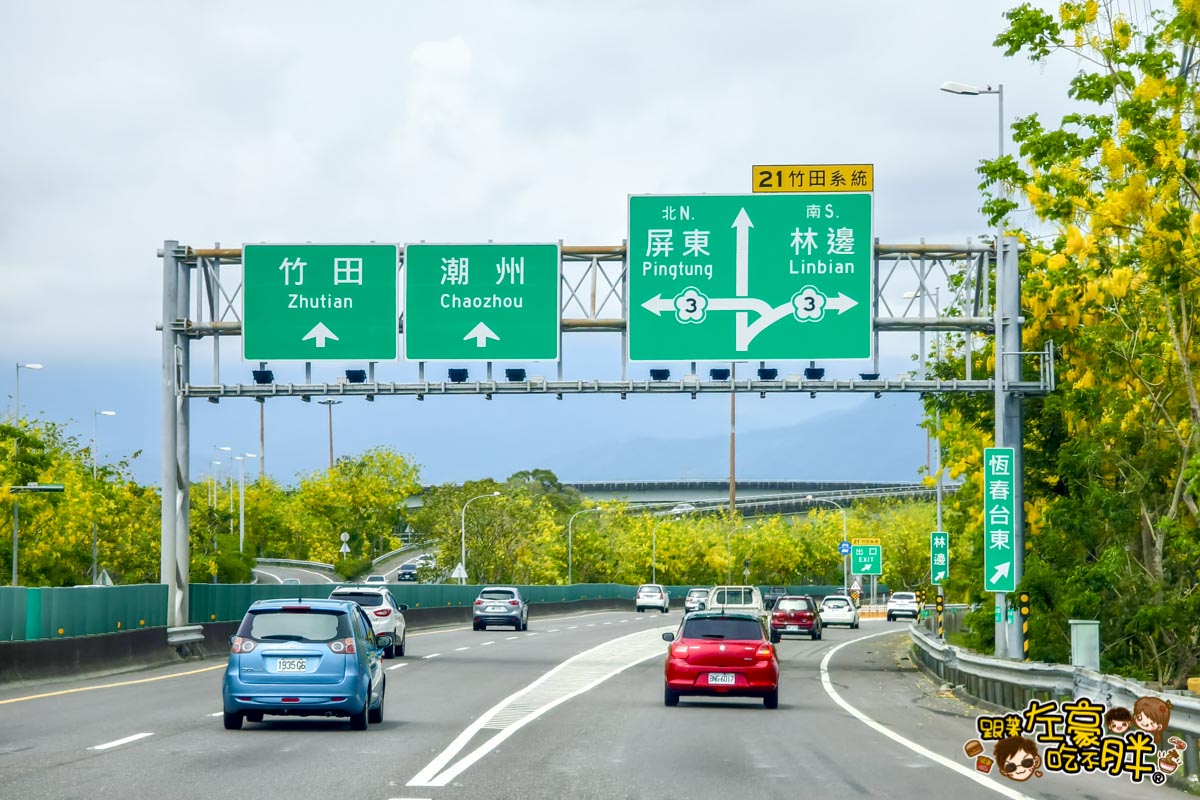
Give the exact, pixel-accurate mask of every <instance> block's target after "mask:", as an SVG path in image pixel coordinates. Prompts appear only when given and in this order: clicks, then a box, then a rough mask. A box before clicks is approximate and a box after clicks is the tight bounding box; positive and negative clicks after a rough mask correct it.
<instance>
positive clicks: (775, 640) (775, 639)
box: [771, 633, 783, 644]
mask: <svg viewBox="0 0 1200 800" xmlns="http://www.w3.org/2000/svg"><path fill="white" fill-rule="evenodd" d="M782 638H783V637H782V636H780V635H779V634H778V633H772V634H771V644H779V640H780V639H782Z"/></svg>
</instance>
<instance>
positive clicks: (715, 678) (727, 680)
mask: <svg viewBox="0 0 1200 800" xmlns="http://www.w3.org/2000/svg"><path fill="white" fill-rule="evenodd" d="M708 682H709V684H710V685H715V686H732V685H733V673H732V672H710V673H708Z"/></svg>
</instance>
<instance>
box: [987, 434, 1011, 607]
mask: <svg viewBox="0 0 1200 800" xmlns="http://www.w3.org/2000/svg"><path fill="white" fill-rule="evenodd" d="M1015 481H1016V458H1015V453H1014V450H1013V448H1011V447H985V448H984V450H983V588H984V591H987V592H1012V591H1016V588H1017V575H1016V558H1017V555H1016V551H1015V549H1014V548H1013V543H1014V537H1013V532H1014V523H1015V521H1016V484H1015Z"/></svg>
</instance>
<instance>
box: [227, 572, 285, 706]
mask: <svg viewBox="0 0 1200 800" xmlns="http://www.w3.org/2000/svg"><path fill="white" fill-rule="evenodd" d="M250 571H251V572H258V573H261V574H263V575H266V576H267V577H268V578H274V579H275V581H276V583H283V578H281V577H279V576H278V575H276V574H275V573H273V572H267V571H266V570H265V569H259V568H258V567H251V568H250ZM222 713H223V712H222Z"/></svg>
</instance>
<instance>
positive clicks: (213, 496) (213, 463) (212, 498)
mask: <svg viewBox="0 0 1200 800" xmlns="http://www.w3.org/2000/svg"><path fill="white" fill-rule="evenodd" d="M212 449H213V450H219V451H221V452H223V453H228V452H230V451H231V450H233V448H232V447H224V446H222V445H219V444H214V445H212ZM219 466H221V462H220V461H219V460H217V459H213V458H210V459H209V460H208V471H209V472H210V473H211V474H210V476H209V486H211V487H212V488H211V490H210V491H209V498H208V505H209V507H210V508H216V505H217V476H216V473H215V472H214V471H213V467H219Z"/></svg>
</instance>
